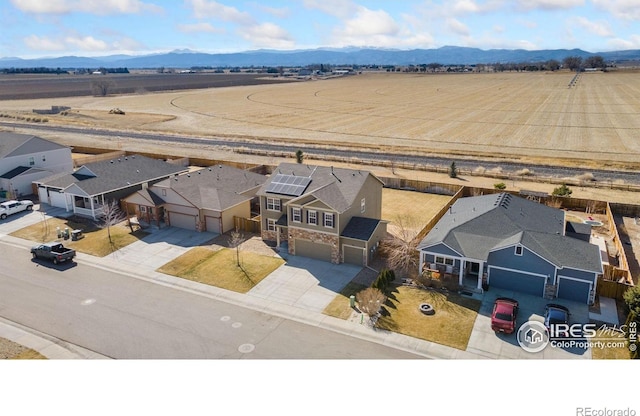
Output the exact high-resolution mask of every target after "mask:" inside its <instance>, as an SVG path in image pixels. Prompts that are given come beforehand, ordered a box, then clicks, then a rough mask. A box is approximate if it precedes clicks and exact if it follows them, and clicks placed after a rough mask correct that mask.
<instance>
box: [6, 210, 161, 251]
mask: <svg viewBox="0 0 640 416" xmlns="http://www.w3.org/2000/svg"><path fill="white" fill-rule="evenodd" d="M58 227H59V228H60V229H61V230H64V229H65V228H69V231H70V232H71V230H75V229H79V230H83V234H84V238H83V239H81V240H78V241H71V239H69V240H64V239H61V238H58V233H57V228H58ZM110 231H111V242H109V238H108V235H107V229H100V228H96V227H95V226H93V225H90V224H88V223H82V222H73V221H71V220H66V219H61V218H49V219H47V220H46V221H41V222H38V223H36V224H33V225H30V226H28V227H25V228H22V229H20V230H18V231H15V232H13V233H11V235H12V236H14V237H18V238H23V239H25V240H31V241H35V242H37V243H44V242H48V241H60V242H62V243H63V244H64V245H65V246H66V247H69V248H72V249H74V250H76V251H77V252H80V253H85V254H91V255H93V256H97V257H104V256H107V255H109V254H111V253H113V252H114V251H118V250H120V249H121V248H123V247H126V246H128V245H129V244H131V243H134V242H136V241H138V240H140V239H141V238H144V236H146V235H148V234H147V233H146V232H144V231H135V232H133V233H131V230H130V229H129V227H127V226H125V225H124V223H123V224H118V225H115V226H112V227H111V230H110Z"/></svg>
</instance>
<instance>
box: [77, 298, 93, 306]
mask: <svg viewBox="0 0 640 416" xmlns="http://www.w3.org/2000/svg"><path fill="white" fill-rule="evenodd" d="M95 301H96V300H95V299H93V298H89V299H85V300H83V301H82V302H80V304H81V305H82V306H89V305H92V304H94V303H95Z"/></svg>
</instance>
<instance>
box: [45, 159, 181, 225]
mask: <svg viewBox="0 0 640 416" xmlns="http://www.w3.org/2000/svg"><path fill="white" fill-rule="evenodd" d="M186 171H187V168H184V167H182V166H177V165H172V164H170V163H167V162H165V161H162V160H157V159H151V158H148V157H144V156H139V155H133V156H123V157H119V158H117V159H112V160H105V161H102V162H95V163H87V164H86V165H83V166H81V167H80V168H79V169H78V170H76V171H75V172H73V173H61V174H57V175H52V176H49V177H47V178H43V179H40V180H37V181H35V182H34V183H36V185H37V186H38V194H39V196H40V202H44V203H46V204H49V205H51V206H54V207H60V208H64V209H66V210H67V211H72V212H73V213H74V214H76V215H81V216H85V217H90V218H93V219H96V218H98V217H100V216H101V215H102V213H103V206H104V204H106V203H107V202H109V201H112V200H116V201H120V199H122V198H124V197H126V196H128V195H130V194H131V193H133V192H135V191H137V190H140V189H145V188H147V187H148V186H149V185H152V184H154V183H156V182H158V181H161V180H163V179H166V178H168V177H170V176H174V175H177V174H179V173H182V172H186Z"/></svg>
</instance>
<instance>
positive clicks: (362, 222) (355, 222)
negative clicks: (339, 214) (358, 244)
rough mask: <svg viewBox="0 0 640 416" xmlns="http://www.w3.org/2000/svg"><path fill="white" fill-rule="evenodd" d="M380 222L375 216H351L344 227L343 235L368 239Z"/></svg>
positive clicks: (357, 238)
mask: <svg viewBox="0 0 640 416" xmlns="http://www.w3.org/2000/svg"><path fill="white" fill-rule="evenodd" d="M378 224H380V220H376V219H373V218H364V217H351V219H350V220H349V223H348V224H347V226H346V227H344V230H343V231H342V234H341V237H346V238H354V239H356V240H363V241H368V240H369V239H370V238H371V235H373V233H374V231H375V230H376V227H377V226H378Z"/></svg>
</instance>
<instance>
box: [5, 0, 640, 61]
mask: <svg viewBox="0 0 640 416" xmlns="http://www.w3.org/2000/svg"><path fill="white" fill-rule="evenodd" d="M0 7H1V9H0V10H1V13H0V28H1V29H0V31H1V32H0V33H1V34H2V36H0V57H20V58H36V57H50V56H68V55H78V56H104V55H114V54H128V55H144V54H150V53H161V52H169V51H173V50H179V49H180V50H181V49H189V50H192V51H198V52H207V53H228V52H240V51H247V50H257V49H278V50H295V49H314V48H320V47H327V48H340V47H347V46H356V47H377V48H394V49H417V48H421V49H433V48H439V47H442V46H447V45H453V46H469V47H476V48H481V49H494V48H504V49H528V50H535V49H573V48H580V49H583V50H585V51H588V52H606V51H612V50H625V49H640V0H442V1H440V0H402V1H400V0H387V1H382V0H371V1H366V0H251V1H231V0H220V1H213V0H0Z"/></svg>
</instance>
